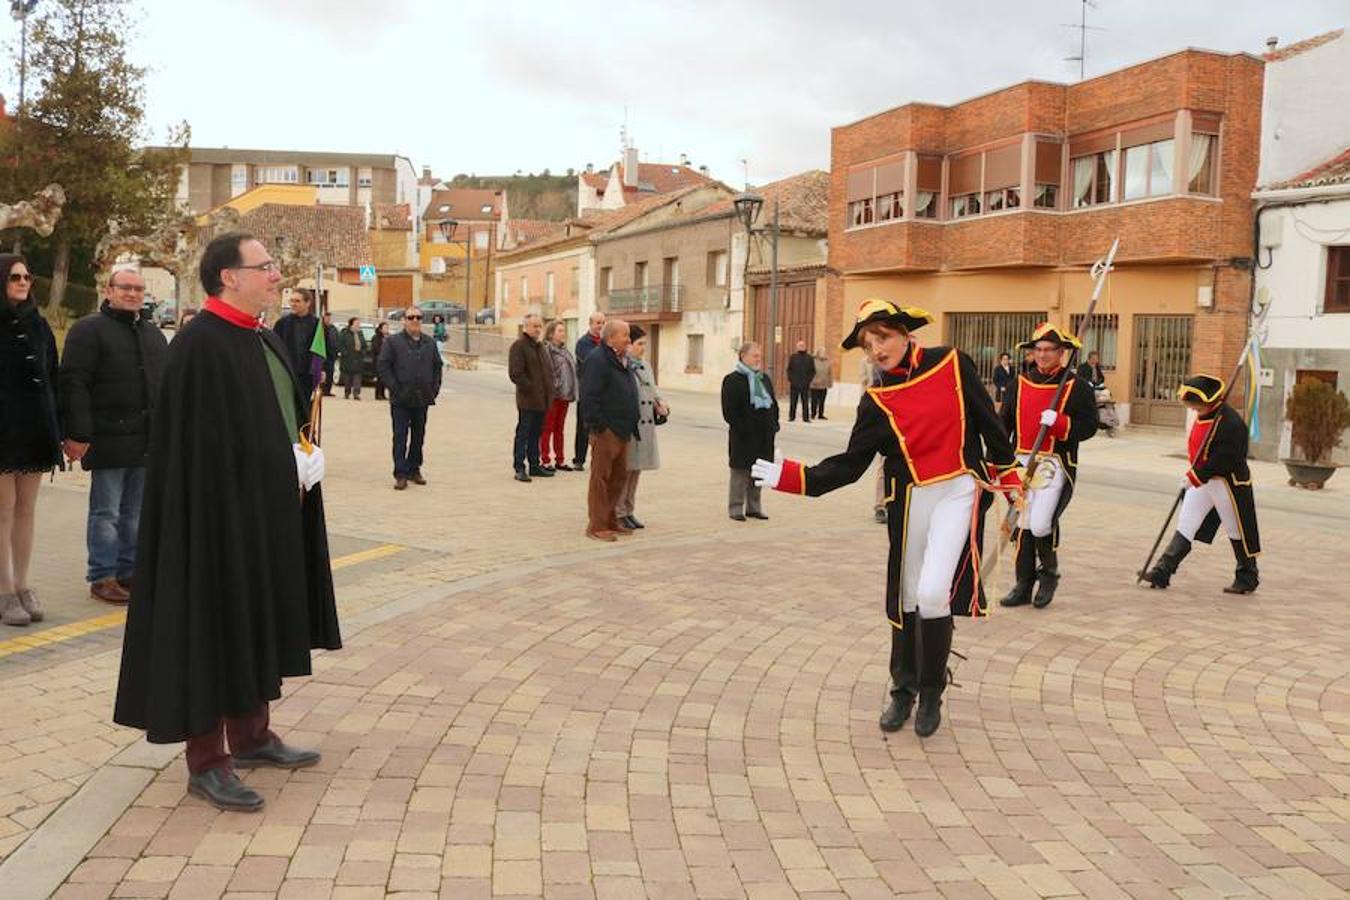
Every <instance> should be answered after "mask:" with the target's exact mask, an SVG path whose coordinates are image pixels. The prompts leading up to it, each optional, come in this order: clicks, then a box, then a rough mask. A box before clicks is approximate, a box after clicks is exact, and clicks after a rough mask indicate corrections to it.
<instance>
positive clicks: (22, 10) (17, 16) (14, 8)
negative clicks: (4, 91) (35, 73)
mask: <svg viewBox="0 0 1350 900" xmlns="http://www.w3.org/2000/svg"><path fill="white" fill-rule="evenodd" d="M36 6H37V0H10V4H9V14H10V16H12V17H13V18H14V20H15V21H16V22H18V23H19V112H18V116H17V118H18V119H20V120H21V119H23V88H24V80H25V76H26V75H27V74H28V15H29V13H31V12H32V11H33V9H34V8H35V7H36Z"/></svg>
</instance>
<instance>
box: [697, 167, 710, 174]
mask: <svg viewBox="0 0 1350 900" xmlns="http://www.w3.org/2000/svg"><path fill="white" fill-rule="evenodd" d="M698 174H700V175H704V176H706V175H707V174H708V167H707V166H699V167H698Z"/></svg>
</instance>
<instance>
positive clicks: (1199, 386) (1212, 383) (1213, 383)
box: [1177, 372, 1225, 406]
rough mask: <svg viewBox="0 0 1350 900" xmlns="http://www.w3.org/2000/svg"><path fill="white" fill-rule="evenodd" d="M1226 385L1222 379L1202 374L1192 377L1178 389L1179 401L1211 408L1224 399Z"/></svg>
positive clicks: (1198, 373)
mask: <svg viewBox="0 0 1350 900" xmlns="http://www.w3.org/2000/svg"><path fill="white" fill-rule="evenodd" d="M1224 387H1225V385H1224V383H1223V379H1222V378H1215V377H1214V376H1213V375H1205V374H1204V373H1202V372H1197V373H1196V374H1194V375H1192V376H1190V377H1189V378H1187V379H1186V380H1185V381H1183V382H1182V383H1181V387H1179V388H1177V399H1178V400H1180V401H1182V402H1183V403H1185V402H1186V401H1188V400H1189V401H1190V402H1192V403H1203V404H1204V405H1205V406H1209V405H1210V404H1211V403H1218V402H1219V401H1220V400H1222V399H1223V390H1224Z"/></svg>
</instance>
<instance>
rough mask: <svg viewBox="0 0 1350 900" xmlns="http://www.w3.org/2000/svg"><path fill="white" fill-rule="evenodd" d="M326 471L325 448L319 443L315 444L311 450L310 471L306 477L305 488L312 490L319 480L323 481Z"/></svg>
mask: <svg viewBox="0 0 1350 900" xmlns="http://www.w3.org/2000/svg"><path fill="white" fill-rule="evenodd" d="M326 471H327V470H326V468H325V466H324V456H323V448H322V447H320V446H319V445H318V444H314V445H313V446H312V447H311V448H310V451H309V473H308V476H307V477H306V478H305V490H307V491H312V490H314V489H315V488H316V487H318V486H319V482H320V481H323V476H324V474H325V473H326Z"/></svg>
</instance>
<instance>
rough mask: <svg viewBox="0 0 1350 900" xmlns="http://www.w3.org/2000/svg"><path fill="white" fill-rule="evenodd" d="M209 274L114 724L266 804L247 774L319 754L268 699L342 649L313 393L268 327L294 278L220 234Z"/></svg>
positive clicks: (254, 249) (161, 469)
mask: <svg viewBox="0 0 1350 900" xmlns="http://www.w3.org/2000/svg"><path fill="white" fill-rule="evenodd" d="M200 271H201V282H202V288H203V289H204V290H205V292H206V294H207V296H208V299H207V301H206V306H205V308H204V309H203V310H202V312H201V313H200V314H199V315H198V316H197V318H196V320H195V321H193V323H192V325H191V327H189V328H185V329H183V331H182V333H181V334H179V335H178V336H177V337H175V338H174V340H173V343H172V344H171V345H170V347H169V353H168V361H167V363H166V364H165V367H164V374H163V381H164V384H163V387H162V388H161V390H160V393H159V402H158V403H157V405H156V406H155V419H154V423H153V425H152V427H151V432H150V455H149V459H148V461H147V465H146V477H145V507H144V510H143V512H142V516H141V540H140V545H139V554H138V557H139V558H138V559H137V560H136V585H135V591H136V602H135V603H132V604H131V606H130V608H129V610H128V615H127V625H126V637H125V638H124V641H123V647H122V672H121V677H120V679H119V681H118V685H117V705H116V708H115V710H114V712H113V719H114V720H115V721H116V722H117V723H118V724H121V725H128V726H131V727H133V728H139V729H142V730H144V731H145V732H146V737H147V738H148V739H149V740H150V741H152V742H154V743H165V744H167V743H175V742H179V741H186V742H187V765H188V772H189V774H190V778H189V779H188V785H187V789H188V792H189V793H190V794H193V795H194V796H198V797H201V798H203V799H204V800H206V801H207V802H208V803H210V804H212V805H214V806H216V807H218V808H220V809H228V810H239V811H245V812H252V811H256V810H259V809H261V808H262V806H263V802H264V801H263V796H262V794H260V793H259V792H258V791H256V790H254V789H253V788H252V787H250V786H248V785H245V784H244V783H243V782H242V781H240V780H239V777H238V776H237V775H236V774H235V770H236V769H245V768H257V767H261V766H270V767H273V768H280V769H299V768H304V767H305V766H312V765H314V764H315V763H317V762H318V761H319V754H318V753H317V752H316V751H313V750H301V749H297V748H295V747H291V746H288V745H287V744H285V743H284V742H283V741H282V740H281V738H279V737H278V736H277V735H276V734H275V733H274V732H273V731H272V730H271V729H270V727H269V722H270V713H269V704H270V703H271V701H273V700H276V699H278V698H280V696H281V680H282V678H284V677H288V676H293V675H308V674H310V671H311V662H310V650H311V649H312V648H325V649H329V650H336V649H338V648H339V647H341V646H342V640H341V637H340V635H339V633H338V622H337V608H336V606H335V604H334V602H333V574H332V570H331V567H330V565H329V560H328V537H327V533H326V530H325V526H324V514H323V495H322V493H321V490H320V487H319V482H320V481H321V480H322V478H323V470H324V464H323V453H322V451H321V450H319V448H318V447H315V446H313V445H312V444H310V443H309V441H308V440H307V438H306V435H307V434H308V423H307V421H306V419H307V417H308V415H309V409H310V403H309V398H308V397H307V396H306V395H305V394H304V393H303V392H302V390H301V388H300V384H299V382H298V379H297V378H296V373H295V372H294V371H293V370H292V369H291V367H290V364H289V362H288V360H287V356H288V354H287V352H286V348H285V347H284V346H283V345H282V343H281V341H280V340H278V339H277V337H276V335H275V334H273V333H272V332H271V331H269V330H267V329H266V328H263V327H262V326H261V325H260V324H259V318H260V316H261V314H262V313H263V311H264V310H266V309H268V308H270V307H273V306H275V305H276V304H277V303H278V302H279V300H280V294H279V291H278V285H279V283H280V281H281V273H280V272H279V271H278V270H277V264H276V261H275V260H273V259H272V258H271V257H270V256H269V255H268V252H267V248H266V246H264V245H263V243H262V242H261V241H258V240H256V239H255V238H253V237H251V236H250V235H247V234H240V233H229V234H224V235H221V236H220V237H217V238H215V239H214V240H212V241H211V242H210V243H209V244H208V245H207V246H206V248H205V250H204V251H203V252H202V261H201V269H200ZM95 446H97V441H96V442H95ZM227 741H228V747H229V749H228V751H227V750H226V746H227ZM283 782H284V779H283V780H281V781H278V780H269V781H265V782H263V783H262V784H261V785H260V787H261V788H262V790H264V791H275V790H277V786H278V785H280V784H282V783H283Z"/></svg>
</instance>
